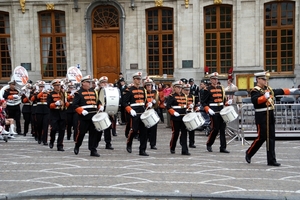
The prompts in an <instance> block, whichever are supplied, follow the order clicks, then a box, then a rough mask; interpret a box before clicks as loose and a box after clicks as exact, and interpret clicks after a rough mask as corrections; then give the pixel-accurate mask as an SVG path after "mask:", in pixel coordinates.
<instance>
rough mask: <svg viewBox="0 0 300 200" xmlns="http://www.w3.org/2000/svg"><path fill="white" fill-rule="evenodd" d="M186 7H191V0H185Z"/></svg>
mask: <svg viewBox="0 0 300 200" xmlns="http://www.w3.org/2000/svg"><path fill="white" fill-rule="evenodd" d="M184 4H185V8H188V7H189V0H184Z"/></svg>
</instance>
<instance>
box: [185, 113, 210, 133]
mask: <svg viewBox="0 0 300 200" xmlns="http://www.w3.org/2000/svg"><path fill="white" fill-rule="evenodd" d="M182 121H183V123H184V124H185V126H186V129H187V130H189V131H192V130H195V129H196V128H198V127H199V126H202V125H203V124H204V123H205V120H204V118H203V117H202V115H201V114H200V113H194V112H191V113H188V114H186V115H185V116H184V117H183V118H182Z"/></svg>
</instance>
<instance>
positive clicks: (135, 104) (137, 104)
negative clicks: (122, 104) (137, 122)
mask: <svg viewBox="0 0 300 200" xmlns="http://www.w3.org/2000/svg"><path fill="white" fill-rule="evenodd" d="M144 105H145V104H144V103H132V104H130V106H144Z"/></svg>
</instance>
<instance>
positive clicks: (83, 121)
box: [73, 75, 103, 157]
mask: <svg viewBox="0 0 300 200" xmlns="http://www.w3.org/2000/svg"><path fill="white" fill-rule="evenodd" d="M91 81H92V79H91V76H90V75H87V76H85V77H83V78H82V79H81V87H80V89H79V90H78V91H77V92H75V97H74V100H73V106H74V108H75V111H76V112H77V113H78V115H79V116H78V129H77V136H76V141H75V147H74V153H75V154H76V155H77V154H78V153H79V148H80V146H81V145H82V141H83V138H84V136H85V133H87V132H89V139H88V148H89V150H90V152H91V153H90V156H95V157H100V154H99V153H98V152H97V147H98V144H99V141H100V134H99V133H98V132H97V130H96V129H95V125H94V123H93V121H92V117H93V116H94V115H95V114H96V112H97V111H98V110H99V109H102V110H103V106H100V107H99V108H98V105H97V102H96V92H95V90H94V89H93V88H91V86H90V84H91Z"/></svg>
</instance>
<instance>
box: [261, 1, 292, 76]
mask: <svg viewBox="0 0 300 200" xmlns="http://www.w3.org/2000/svg"><path fill="white" fill-rule="evenodd" d="M264 9H265V10H264V16H265V19H264V21H265V23H264V39H265V43H264V53H265V55H264V65H265V70H269V71H270V72H275V73H276V72H281V73H287V74H289V73H290V74H291V73H293V71H294V66H295V63H294V62H295V61H294V56H295V46H294V44H295V2H293V1H285V2H284V1H282V2H270V3H265V4H264Z"/></svg>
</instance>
